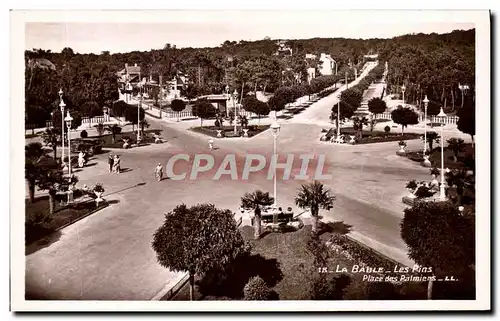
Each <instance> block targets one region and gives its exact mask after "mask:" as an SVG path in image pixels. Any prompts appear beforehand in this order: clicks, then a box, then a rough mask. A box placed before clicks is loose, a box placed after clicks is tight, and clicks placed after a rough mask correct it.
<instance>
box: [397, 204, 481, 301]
mask: <svg viewBox="0 0 500 321" xmlns="http://www.w3.org/2000/svg"><path fill="white" fill-rule="evenodd" d="M400 226H401V237H402V239H403V240H404V241H405V243H406V245H407V246H408V249H409V252H408V255H409V257H410V258H411V259H412V260H414V261H415V262H416V263H417V264H419V265H421V266H424V267H432V269H433V271H432V272H433V273H434V274H436V275H455V276H459V275H463V273H464V272H466V271H467V270H468V269H469V267H470V266H471V265H472V264H474V262H475V222H474V217H473V216H465V215H462V214H461V213H460V211H459V210H458V208H457V206H455V205H454V204H451V203H449V202H418V203H416V204H415V205H413V207H411V208H407V209H405V210H404V217H403V220H402V221H401V225H400ZM427 296H428V298H429V299H431V298H432V281H429V286H428V293H427Z"/></svg>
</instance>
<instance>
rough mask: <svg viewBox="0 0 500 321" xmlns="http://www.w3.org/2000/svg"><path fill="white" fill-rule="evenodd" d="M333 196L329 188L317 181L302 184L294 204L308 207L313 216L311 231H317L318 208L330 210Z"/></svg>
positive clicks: (333, 199)
mask: <svg viewBox="0 0 500 321" xmlns="http://www.w3.org/2000/svg"><path fill="white" fill-rule="evenodd" d="M334 201H335V196H333V195H332V194H331V190H330V189H327V188H325V186H324V185H323V184H322V183H320V182H318V181H313V182H312V183H309V184H302V186H301V187H300V189H299V192H298V193H297V196H295V204H296V205H297V206H298V207H300V208H303V209H306V208H309V209H310V210H311V216H312V217H313V226H312V232H313V233H317V230H318V218H319V209H320V208H322V209H325V210H328V211H329V210H330V209H331V208H332V207H333V202H334Z"/></svg>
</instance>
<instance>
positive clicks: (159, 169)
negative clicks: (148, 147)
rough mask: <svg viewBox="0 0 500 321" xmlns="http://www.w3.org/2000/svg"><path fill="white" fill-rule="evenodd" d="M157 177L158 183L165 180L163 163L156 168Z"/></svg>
mask: <svg viewBox="0 0 500 321" xmlns="http://www.w3.org/2000/svg"><path fill="white" fill-rule="evenodd" d="M155 177H156V180H157V181H158V182H159V181H161V180H162V179H163V167H162V166H161V163H158V165H156V167H155Z"/></svg>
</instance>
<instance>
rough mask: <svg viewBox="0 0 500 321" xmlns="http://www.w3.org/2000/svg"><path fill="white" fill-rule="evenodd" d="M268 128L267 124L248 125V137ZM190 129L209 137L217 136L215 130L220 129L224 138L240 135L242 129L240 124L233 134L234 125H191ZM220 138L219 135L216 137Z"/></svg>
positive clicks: (241, 134)
mask: <svg viewBox="0 0 500 321" xmlns="http://www.w3.org/2000/svg"><path fill="white" fill-rule="evenodd" d="M268 128H269V125H260V126H257V125H250V126H248V127H247V129H248V137H252V136H255V135H257V134H260V133H262V132H263V131H266V130H267V129H268ZM191 130H192V131H195V132H197V133H201V134H205V135H207V136H210V137H216V138H217V137H218V136H217V131H218V130H221V131H222V132H221V134H222V137H225V138H231V137H242V136H243V134H244V133H243V129H242V128H241V126H238V127H237V130H238V133H237V134H236V135H234V126H223V127H215V126H203V127H192V128H191ZM218 138H220V137H218Z"/></svg>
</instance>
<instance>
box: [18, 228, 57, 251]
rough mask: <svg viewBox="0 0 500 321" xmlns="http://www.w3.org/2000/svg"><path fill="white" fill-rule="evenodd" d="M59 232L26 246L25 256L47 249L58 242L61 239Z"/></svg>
mask: <svg viewBox="0 0 500 321" xmlns="http://www.w3.org/2000/svg"><path fill="white" fill-rule="evenodd" d="M61 235H62V234H61V231H57V232H54V233H52V234H51V235H49V236H47V237H44V238H43V239H41V240H39V241H36V242H35V243H32V244H30V245H28V246H26V250H25V254H26V255H30V254H33V253H35V252H37V251H39V250H41V249H43V248H46V247H49V246H50V245H52V244H53V243H55V242H57V241H59V239H60V238H61Z"/></svg>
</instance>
